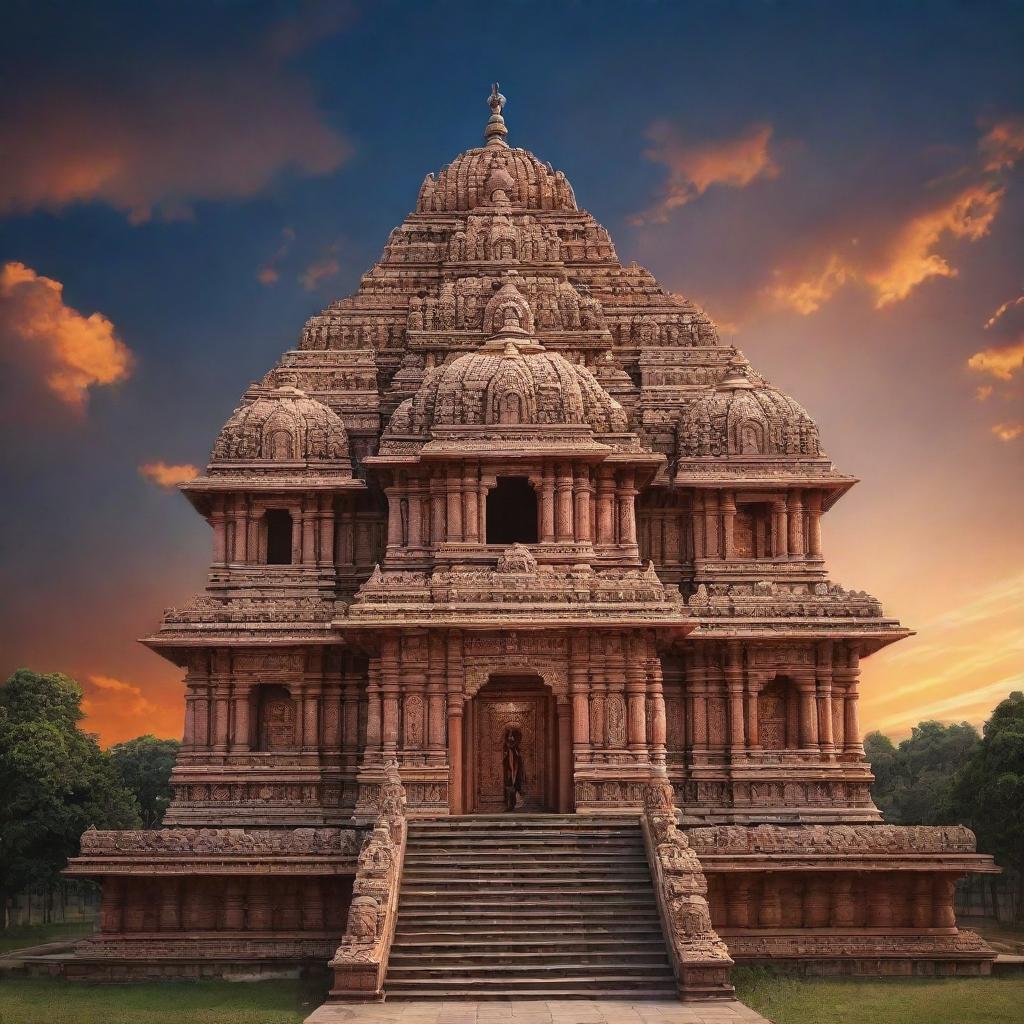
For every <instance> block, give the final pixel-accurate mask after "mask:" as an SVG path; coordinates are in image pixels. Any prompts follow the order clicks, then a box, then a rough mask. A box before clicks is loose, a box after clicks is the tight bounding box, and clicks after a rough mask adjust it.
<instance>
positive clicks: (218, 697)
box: [213, 679, 231, 754]
mask: <svg viewBox="0 0 1024 1024" xmlns="http://www.w3.org/2000/svg"><path fill="white" fill-rule="evenodd" d="M230 701H231V685H230V684H229V683H228V681H227V680H226V679H221V680H218V681H217V683H216V685H215V686H214V688H213V749H214V751H215V752H216V753H218V754H225V753H227V749H228V718H229V712H230V707H231V705H230Z"/></svg>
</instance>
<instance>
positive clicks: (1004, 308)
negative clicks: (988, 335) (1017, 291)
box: [985, 295, 1024, 328]
mask: <svg viewBox="0 0 1024 1024" xmlns="http://www.w3.org/2000/svg"><path fill="white" fill-rule="evenodd" d="M1022 305H1024V295H1019V296H1018V297H1017V298H1016V299H1008V300H1007V301H1006V302H1004V303H1003V304H1002V305H1001V306H1000V307H999V308H998V309H997V310H996V311H995V312H994V313H993V314H992V315H991V316H990V317H989V318H988V320H986V321H985V327H986V328H992V327H995V325H996V324H997V323H999V321H1000V320H1002V319H1003V317H1005V316H1006V315H1007V313H1009V312H1011V311H1012V310H1014V309H1016V308H1017V307H1018V306H1022Z"/></svg>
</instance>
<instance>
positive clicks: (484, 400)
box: [387, 327, 627, 436]
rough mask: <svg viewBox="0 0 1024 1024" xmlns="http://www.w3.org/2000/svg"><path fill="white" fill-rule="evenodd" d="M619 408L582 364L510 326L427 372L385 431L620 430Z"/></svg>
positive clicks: (621, 411)
mask: <svg viewBox="0 0 1024 1024" xmlns="http://www.w3.org/2000/svg"><path fill="white" fill-rule="evenodd" d="M626 420H627V417H626V412H625V410H624V409H623V408H622V406H621V405H619V403H618V402H616V401H615V399H614V398H612V397H611V395H609V394H608V392H607V391H605V390H604V388H602V387H601V385H600V384H599V383H598V382H597V380H596V379H595V378H594V376H593V375H592V374H591V373H590V371H589V370H587V369H586V368H585V367H583V366H577V365H576V364H575V363H571V362H569V360H568V359H566V358H565V357H564V356H562V355H559V354H558V353H557V352H548V351H546V350H545V349H544V348H543V347H542V346H541V345H540V344H538V343H537V342H536V341H534V340H532V339H531V338H530V337H529V335H527V334H526V333H525V332H524V331H522V330H517V329H516V328H514V327H511V328H508V329H506V330H504V331H502V332H501V333H500V334H498V335H496V336H495V337H493V338H491V339H490V340H488V341H487V343H486V344H484V345H483V346H482V347H481V348H479V349H478V350H477V351H476V352H470V353H468V354H466V355H462V356H459V357H458V358H457V359H454V360H453V361H452V362H450V363H446V364H445V365H444V366H441V367H438V368H437V369H435V370H433V371H431V372H430V373H429V374H428V375H427V378H426V380H424V382H423V384H422V385H421V387H420V389H419V391H418V392H417V393H416V395H415V396H414V397H413V398H411V399H407V400H406V401H405V402H403V403H402V404H401V405H400V406H399V407H398V409H397V410H396V411H395V414H394V415H393V416H392V418H391V422H390V424H389V425H388V429H387V434H390V435H396V434H405V435H411V436H426V435H427V434H429V433H430V431H431V429H432V428H434V427H438V426H441V427H459V426H488V425H517V424H518V425H522V424H545V425H552V426H557V425H576V426H590V427H591V428H593V430H594V431H595V432H597V433H621V432H623V431H625V430H626V429H627V426H626Z"/></svg>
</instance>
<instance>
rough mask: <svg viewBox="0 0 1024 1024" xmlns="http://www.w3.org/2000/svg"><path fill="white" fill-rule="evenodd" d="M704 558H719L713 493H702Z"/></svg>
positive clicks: (716, 517)
mask: <svg viewBox="0 0 1024 1024" xmlns="http://www.w3.org/2000/svg"><path fill="white" fill-rule="evenodd" d="M703 497H704V557H705V558H720V557H721V554H722V552H721V549H720V547H719V542H718V495H717V493H716V492H714V491H705V492H704V495H703Z"/></svg>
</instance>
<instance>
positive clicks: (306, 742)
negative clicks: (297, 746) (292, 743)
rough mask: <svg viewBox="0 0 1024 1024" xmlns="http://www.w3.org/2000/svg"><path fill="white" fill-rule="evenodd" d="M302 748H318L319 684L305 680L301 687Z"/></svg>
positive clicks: (309, 749) (306, 749)
mask: <svg viewBox="0 0 1024 1024" xmlns="http://www.w3.org/2000/svg"><path fill="white" fill-rule="evenodd" d="M301 709H302V749H303V750H305V751H307V752H310V751H316V750H318V749H319V748H320V684H319V682H315V683H314V682H307V683H306V684H305V685H304V686H303V687H302V703H301Z"/></svg>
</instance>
